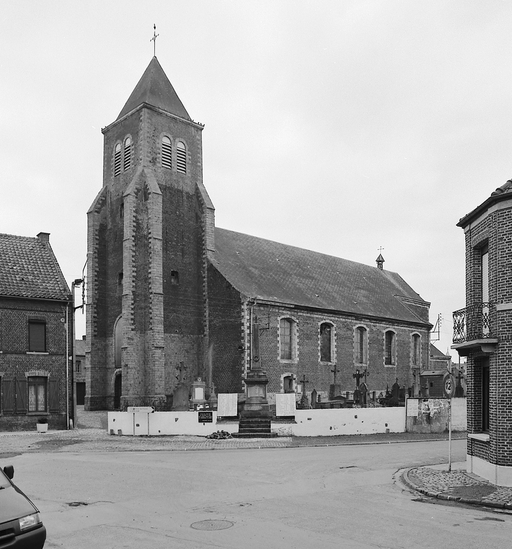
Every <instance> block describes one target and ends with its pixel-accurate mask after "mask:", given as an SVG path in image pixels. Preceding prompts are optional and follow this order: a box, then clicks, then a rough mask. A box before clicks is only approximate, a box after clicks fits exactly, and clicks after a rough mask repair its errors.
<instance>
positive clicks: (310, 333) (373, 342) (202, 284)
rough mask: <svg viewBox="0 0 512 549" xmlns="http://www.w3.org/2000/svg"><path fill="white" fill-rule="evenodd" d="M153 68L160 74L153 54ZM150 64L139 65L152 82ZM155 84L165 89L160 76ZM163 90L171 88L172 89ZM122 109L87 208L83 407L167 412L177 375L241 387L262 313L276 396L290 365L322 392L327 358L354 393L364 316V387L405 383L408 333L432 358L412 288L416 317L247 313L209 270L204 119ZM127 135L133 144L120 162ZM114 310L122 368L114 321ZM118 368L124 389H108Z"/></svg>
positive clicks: (228, 388) (108, 135)
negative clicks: (283, 345) (288, 330)
mask: <svg viewBox="0 0 512 549" xmlns="http://www.w3.org/2000/svg"><path fill="white" fill-rule="evenodd" d="M151 67H152V69H151V70H156V71H157V72H158V71H159V70H160V69H159V66H157V62H155V60H153V61H152V65H151ZM151 70H150V71H147V72H146V73H145V75H146V76H147V77H148V78H150V76H148V75H150V74H153V73H152V72H151ZM159 83H160V84H162V85H166V84H165V82H164V81H163V79H162V80H160V82H159ZM137 89H138V90H142V89H144V86H141V87H138V88H137ZM167 91H168V92H169V95H170V96H173V94H174V90H170V89H168V90H167ZM135 96H136V97H137V99H136V100H135V99H133V101H134V102H135V101H139V96H138V92H137V93H136V94H135ZM153 99H154V98H153ZM171 103H172V101H169V102H166V101H163V102H160V101H159V100H158V101H156V103H155V104H157V105H168V106H169V105H170V104H171ZM122 112H123V113H125V112H126V114H123V117H121V118H119V119H118V120H116V121H115V122H114V123H113V124H111V125H110V126H107V127H106V128H104V130H103V133H104V180H103V191H102V192H100V194H99V195H98V197H97V198H96V200H95V201H94V203H93V205H92V207H91V209H90V210H89V214H88V223H89V225H88V258H89V262H88V308H87V315H88V316H87V346H86V383H87V385H88V387H87V396H86V403H85V405H86V409H99V408H103V407H104V408H108V409H111V408H112V407H114V406H118V405H119V406H120V407H121V408H126V407H127V406H130V405H152V406H155V408H157V409H168V407H169V406H171V404H172V402H173V393H174V391H175V389H176V387H177V385H178V383H180V382H184V383H185V384H187V385H189V386H190V384H191V383H192V381H194V379H196V378H197V377H201V378H203V379H205V380H206V382H207V392H208V390H209V389H210V386H211V384H212V382H213V385H214V386H215V390H216V391H217V392H241V391H242V390H243V388H244V387H243V379H244V375H245V374H246V371H247V368H248V367H249V365H250V364H249V357H250V353H251V347H250V334H251V328H252V325H251V318H253V316H252V315H253V314H257V315H258V318H259V319H260V322H261V326H262V327H263V326H264V324H265V322H266V319H267V316H268V321H269V329H268V330H263V332H262V336H261V359H262V363H263V367H264V368H266V369H267V370H268V372H269V391H270V392H271V393H275V392H280V391H282V385H283V379H282V378H283V375H284V374H286V373H287V372H289V373H291V374H292V375H294V376H295V377H296V378H298V376H299V375H303V374H305V375H306V376H307V377H310V378H311V379H310V383H312V384H313V385H310V387H311V388H313V387H315V388H317V390H318V391H323V392H324V393H325V394H327V392H328V390H329V384H330V383H331V380H332V373H331V372H330V370H331V369H332V368H333V367H334V364H337V365H338V367H339V368H340V369H341V373H340V378H339V379H340V380H341V382H342V383H343V386H344V387H345V388H346V390H353V388H354V379H353V377H352V374H353V373H354V371H355V369H356V367H360V366H361V365H360V364H356V360H355V351H354V337H355V336H354V328H355V327H356V325H358V324H361V323H363V324H364V325H365V326H367V329H368V341H367V349H368V351H367V356H368V360H367V364H366V366H367V367H368V371H369V373H370V378H369V380H368V384H369V385H370V386H372V388H374V389H375V390H378V391H380V392H384V391H385V390H386V388H388V387H389V388H390V387H391V386H392V385H393V383H394V382H395V381H396V379H397V378H398V381H399V383H400V384H401V385H404V386H405V387H409V386H410V385H411V383H412V381H411V356H412V355H411V335H412V333H413V331H414V333H419V334H420V335H421V342H422V343H421V345H422V351H421V356H422V357H423V358H422V360H423V366H425V365H426V362H425V361H426V360H428V356H429V354H428V333H427V331H426V330H427V326H428V304H427V303H426V302H423V301H421V299H414V294H413V292H412V291H411V292H410V294H409V295H410V296H413V297H409V298H407V299H405V298H403V302H404V305H405V306H406V307H409V309H410V310H412V311H413V312H414V313H415V314H416V315H417V316H418V317H419V319H420V320H419V321H418V324H417V325H402V324H400V323H398V324H396V323H394V322H391V323H390V324H384V323H383V322H378V321H376V320H375V319H373V320H372V319H366V318H357V319H356V318H351V317H348V316H347V317H343V316H342V315H336V314H335V313H333V314H326V313H325V314H324V313H321V312H318V313H314V312H310V311H305V310H297V309H294V310H293V314H292V315H290V311H289V310H288V309H286V308H284V307H282V308H280V307H270V308H266V307H262V306H260V305H257V306H255V307H254V309H253V308H252V305H249V298H250V296H247V295H242V294H241V293H240V291H237V289H236V288H234V287H233V286H232V285H231V284H230V283H229V282H228V281H227V280H226V279H225V278H224V277H223V276H221V275H220V273H219V271H217V269H216V267H215V255H214V251H215V239H214V236H215V216H214V208H213V204H212V202H211V200H210V198H209V196H208V194H207V192H206V189H205V187H204V185H203V174H202V129H203V127H202V125H200V124H197V123H195V122H192V121H191V120H187V119H185V118H182V117H181V116H185V115H186V112H185V111H184V110H182V109H181V108H180V109H179V112H180V113H181V114H180V116H175V115H173V114H172V113H169V112H164V111H163V110H162V108H161V107H156V106H152V105H151V104H149V103H148V102H147V101H141V103H140V105H138V106H137V105H136V104H135V103H133V104H132V101H131V100H129V109H127V110H126V111H125V110H124V109H123V111H122ZM187 116H188V115H187ZM127 137H129V138H130V139H131V142H132V145H131V148H130V150H129V156H130V165H129V168H128V169H125V164H126V162H125V158H124V155H125V152H124V144H125V143H126V138H127ZM163 140H164V141H163ZM162 143H164V145H162ZM117 145H121V148H120V152H117V153H116V146H117ZM117 150H118V151H119V147H118V149H117ZM405 293H408V292H407V291H406V292H405ZM401 299H402V298H401ZM288 315H290V316H292V317H293V318H294V321H295V324H294V332H293V345H294V355H295V356H294V359H293V360H291V361H283V360H281V358H280V355H279V330H278V326H279V319H280V318H281V317H283V316H288ZM120 318H122V338H121V339H122V344H121V349H122V350H121V364H120V365H119V352H116V345H119V343H118V341H117V339H116V338H115V336H114V332H115V329H114V327H115V325H116V322H118V321H119V319H120ZM411 318H415V317H411ZM323 322H326V323H330V324H331V326H332V331H331V334H332V335H331V338H332V341H331V347H332V361H322V360H321V356H320V336H319V330H320V325H321V324H322V323H323ZM412 322H413V323H414V320H413V321H412ZM385 330H393V331H394V333H395V337H396V351H395V352H394V355H393V357H394V360H395V364H393V365H385V364H384V349H385V339H384V332H385ZM117 349H118V347H117ZM116 357H117V360H118V368H117V369H116V364H115V360H116ZM416 367H419V366H418V365H416ZM119 375H121V376H122V377H121V379H122V388H121V393H122V394H121V395H119V394H116V393H115V390H116V382H115V381H116V376H119ZM117 379H119V377H117ZM117 399H119V403H118V402H117Z"/></svg>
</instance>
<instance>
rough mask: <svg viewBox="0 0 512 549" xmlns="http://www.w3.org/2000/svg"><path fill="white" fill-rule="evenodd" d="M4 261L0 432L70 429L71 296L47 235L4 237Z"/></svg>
mask: <svg viewBox="0 0 512 549" xmlns="http://www.w3.org/2000/svg"><path fill="white" fill-rule="evenodd" d="M0 257H1V258H2V261H1V262H0V430H3V431H10V430H24V429H35V424H36V420H37V419H38V418H39V417H46V418H47V419H48V423H49V425H50V428H52V429H63V428H66V426H67V417H66V414H67V411H68V410H67V406H66V395H68V394H69V393H68V391H67V390H66V353H67V350H68V349H67V345H66V336H67V333H68V332H67V329H66V327H67V324H66V320H67V319H68V315H69V313H70V308H69V307H70V299H71V294H70V291H69V288H68V286H67V284H66V281H65V280H64V277H63V275H62V272H61V270H60V267H59V264H58V263H57V260H56V258H55V255H54V253H53V251H52V248H51V246H50V241H49V234H48V233H39V234H38V236H37V237H35V238H31V237H23V236H15V235H9V234H0Z"/></svg>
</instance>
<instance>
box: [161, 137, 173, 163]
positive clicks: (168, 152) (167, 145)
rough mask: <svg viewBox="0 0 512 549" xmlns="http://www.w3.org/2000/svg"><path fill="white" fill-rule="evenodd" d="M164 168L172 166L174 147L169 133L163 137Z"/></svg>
mask: <svg viewBox="0 0 512 549" xmlns="http://www.w3.org/2000/svg"><path fill="white" fill-rule="evenodd" d="M162 168H167V169H168V170H170V169H171V168H172V147H171V140H170V138H169V137H167V135H164V136H163V137H162Z"/></svg>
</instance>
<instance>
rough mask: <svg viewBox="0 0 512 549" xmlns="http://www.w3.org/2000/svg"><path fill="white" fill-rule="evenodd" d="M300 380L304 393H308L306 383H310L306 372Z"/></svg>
mask: <svg viewBox="0 0 512 549" xmlns="http://www.w3.org/2000/svg"><path fill="white" fill-rule="evenodd" d="M299 381H300V382H301V383H302V393H303V394H306V383H309V380H308V379H306V374H303V376H302V379H299Z"/></svg>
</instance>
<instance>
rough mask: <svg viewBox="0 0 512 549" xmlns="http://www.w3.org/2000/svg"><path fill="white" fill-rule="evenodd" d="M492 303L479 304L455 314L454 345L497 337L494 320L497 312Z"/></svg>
mask: <svg viewBox="0 0 512 549" xmlns="http://www.w3.org/2000/svg"><path fill="white" fill-rule="evenodd" d="M495 310H496V309H495V307H494V304H493V303H491V302H487V303H477V304H475V305H471V306H470V307H465V308H464V309H459V310H458V311H455V312H454V313H453V343H454V344H457V343H466V342H468V341H476V340H479V339H489V338H493V337H495V336H494V335H493V333H492V329H491V328H492V324H493V322H492V318H493V317H494V312H495Z"/></svg>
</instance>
